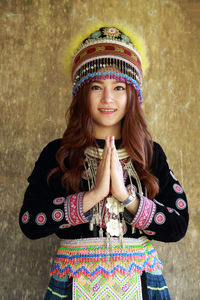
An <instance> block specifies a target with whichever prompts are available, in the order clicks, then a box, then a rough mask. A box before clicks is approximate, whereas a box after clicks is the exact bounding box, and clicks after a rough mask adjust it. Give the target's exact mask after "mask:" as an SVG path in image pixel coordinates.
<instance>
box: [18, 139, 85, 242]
mask: <svg viewBox="0 0 200 300" xmlns="http://www.w3.org/2000/svg"><path fill="white" fill-rule="evenodd" d="M59 146H60V140H55V141H53V142H51V143H49V144H48V145H47V146H46V147H45V148H44V150H43V151H42V153H41V154H40V157H39V159H38V161H37V162H36V164H35V167H34V170H33V172H32V174H31V176H30V177H29V178H28V182H29V185H28V187H27V190H26V192H25V196H24V202H23V205H22V208H21V211H20V215H19V223H20V227H21V229H22V231H23V233H24V234H25V235H26V236H27V237H29V238H31V239H36V238H40V237H44V236H47V235H50V234H52V233H57V231H59V229H61V228H68V227H70V226H74V225H80V224H84V223H88V222H89V215H88V214H87V215H85V214H84V213H83V196H84V192H80V193H73V191H71V192H70V194H69V195H67V194H66V191H65V189H64V188H63V187H62V186H61V183H60V175H53V176H52V178H51V179H50V182H49V184H48V183H47V175H48V173H49V171H50V170H51V169H53V168H55V167H56V166H57V162H56V159H55V154H56V151H57V150H58V148H59Z"/></svg>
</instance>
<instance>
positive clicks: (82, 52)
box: [71, 27, 143, 103]
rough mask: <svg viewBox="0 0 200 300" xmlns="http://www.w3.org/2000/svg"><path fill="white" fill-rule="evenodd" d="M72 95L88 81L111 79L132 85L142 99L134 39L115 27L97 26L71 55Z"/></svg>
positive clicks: (139, 70) (140, 70) (140, 69)
mask: <svg viewBox="0 0 200 300" xmlns="http://www.w3.org/2000/svg"><path fill="white" fill-rule="evenodd" d="M71 66H72V82H73V95H76V94H77V92H78V91H79V90H80V88H81V87H82V86H83V85H84V84H85V83H88V82H90V81H95V80H105V79H108V78H110V79H115V80H119V81H123V82H125V83H127V84H129V85H131V86H133V87H134V88H135V90H136V92H137V95H138V100H139V102H140V103H142V90H141V87H142V78H143V71H142V60H141V57H140V54H139V53H138V51H137V50H136V47H135V45H134V43H133V42H132V41H131V39H130V38H129V37H128V36H127V35H125V34H124V33H123V32H122V31H121V30H119V29H118V28H116V27H101V28H99V29H98V30H97V31H95V32H93V33H92V34H90V35H89V36H88V37H87V38H86V39H84V40H83V42H82V43H81V44H80V46H79V48H78V50H77V51H76V52H75V54H74V56H73V58H72V65H71Z"/></svg>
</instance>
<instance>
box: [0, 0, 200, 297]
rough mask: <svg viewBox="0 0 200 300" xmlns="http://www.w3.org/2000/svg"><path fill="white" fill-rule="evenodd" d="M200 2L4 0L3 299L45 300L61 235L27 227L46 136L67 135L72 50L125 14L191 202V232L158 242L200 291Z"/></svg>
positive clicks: (158, 135) (159, 137) (157, 119)
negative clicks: (145, 59) (27, 232)
mask: <svg viewBox="0 0 200 300" xmlns="http://www.w3.org/2000/svg"><path fill="white" fill-rule="evenodd" d="M199 15H200V1H197V0H196V1H189V0H187V1H185V0H184V1H181V0H180V1H178V0H174V1H172V0H155V1H148V0H143V1H139V0H135V1H134V0H132V1H131V0H124V1H114V0H113V1H112V0H96V1H95V0H91V1H89V0H86V1H84V0H82V1H81V0H73V1H72V0H71V1H70V0H60V1H55V0H41V1H39V0H16V1H14V0H7V1H6V0H1V1H0V47H1V73H0V82H1V85H0V112H1V117H0V124H1V127H0V156H1V162H0V164H1V167H0V197H1V200H0V230H1V237H0V253H1V271H0V299H6V300H7V299H24V300H25V299H29V300H37V299H43V295H44V292H45V289H46V287H47V284H48V274H49V269H50V265H51V262H52V259H53V257H54V255H55V253H56V249H57V246H58V243H59V241H58V239H57V238H56V237H55V236H51V237H47V238H44V239H41V240H36V241H31V240H28V239H27V238H26V237H24V236H23V234H22V233H21V231H20V229H19V226H18V213H19V210H20V206H21V204H22V201H23V194H24V190H25V188H26V185H27V182H26V178H27V177H28V175H29V174H30V172H31V170H32V168H33V166H34V162H35V160H36V159H37V157H38V155H39V153H40V151H41V149H42V148H43V147H44V146H45V144H46V143H47V142H48V141H50V140H52V139H54V138H57V137H60V136H61V135H62V133H63V130H64V128H65V120H64V112H65V110H66V107H67V105H68V103H69V101H70V99H71V83H70V79H69V78H67V77H66V76H65V73H64V72H63V66H62V54H63V51H64V50H65V49H67V46H68V42H69V40H70V39H71V38H72V37H73V36H74V34H76V33H77V32H79V31H80V28H82V26H83V27H84V26H85V25H87V24H93V23H94V22H95V21H96V20H97V19H98V20H100V21H103V22H107V21H108V20H109V21H112V22H113V23H115V24H117V23H118V21H119V20H125V21H126V22H127V23H128V24H130V25H131V26H132V27H133V28H135V30H136V31H137V32H138V33H139V34H141V35H143V36H144V39H145V40H146V44H147V47H148V56H149V59H150V68H149V70H148V72H147V74H146V76H145V80H144V87H143V93H144V106H143V107H144V111H145V114H146V118H147V120H148V123H149V127H150V129H151V131H152V134H153V137H154V139H155V140H156V141H158V142H159V143H161V145H162V146H163V148H164V149H165V152H166V154H167V156H168V160H169V163H170V165H171V168H172V169H173V170H174V171H175V174H176V176H177V177H178V179H179V180H180V181H181V183H182V184H183V187H184V189H185V191H186V192H187V195H188V201H189V206H190V226H189V230H188V232H187V235H186V237H185V238H184V239H183V240H182V241H180V242H178V243H175V244H164V243H158V242H156V243H154V245H155V246H156V248H157V250H158V252H159V254H160V257H161V259H162V260H163V262H164V265H165V269H164V274H165V278H166V280H167V283H168V286H169V288H170V290H171V294H172V299H173V300H174V299H176V300H190V299H191V300H197V299H200V287H199V263H200V260H199V257H200V247H199V246H200V245H199V227H200V226H199V225H200V219H199V212H200V210H199V196H200V193H199V183H200V182H199V166H200V159H199V157H200V149H199V146H200V138H199V113H200V105H199V102H198V100H199V54H200V53H199V40H200V37H199V24H200V22H199Z"/></svg>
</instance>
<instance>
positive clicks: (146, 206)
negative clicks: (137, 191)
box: [130, 196, 156, 229]
mask: <svg viewBox="0 0 200 300" xmlns="http://www.w3.org/2000/svg"><path fill="white" fill-rule="evenodd" d="M155 211H156V205H155V203H154V202H153V201H152V200H150V199H148V198H145V197H143V196H140V205H139V208H138V211H137V213H136V215H135V218H134V219H133V221H132V222H131V224H130V225H132V226H135V227H136V228H138V229H146V228H147V227H148V226H149V225H150V224H151V222H152V219H153V216H154V215H155Z"/></svg>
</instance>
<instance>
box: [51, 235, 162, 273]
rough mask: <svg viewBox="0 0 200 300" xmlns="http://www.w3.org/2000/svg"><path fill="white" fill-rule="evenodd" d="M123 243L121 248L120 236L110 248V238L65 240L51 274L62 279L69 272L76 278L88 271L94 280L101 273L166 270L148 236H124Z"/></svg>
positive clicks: (113, 241)
mask: <svg viewBox="0 0 200 300" xmlns="http://www.w3.org/2000/svg"><path fill="white" fill-rule="evenodd" d="M123 243H124V244H123V247H121V245H120V244H119V240H118V238H112V247H110V248H109V249H108V248H107V246H106V238H88V239H80V240H65V241H63V242H61V247H60V248H59V249H58V252H57V256H56V258H55V261H54V263H53V266H52V269H51V275H54V274H57V275H58V276H59V277H61V278H62V277H63V276H64V275H66V274H68V275H69V276H70V277H73V278H76V277H79V276H80V275H81V274H84V275H85V276H86V277H87V278H91V279H93V278H96V277H97V276H98V275H99V274H101V275H102V276H103V277H105V278H109V277H113V276H115V275H116V274H123V275H130V276H131V275H132V274H133V273H134V272H137V273H138V274H142V272H143V271H147V270H149V271H155V270H157V269H162V263H161V261H160V259H159V258H158V255H157V252H156V250H155V249H154V248H153V247H152V244H151V243H150V241H148V239H147V238H146V237H141V238H139V239H133V238H124V239H123Z"/></svg>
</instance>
